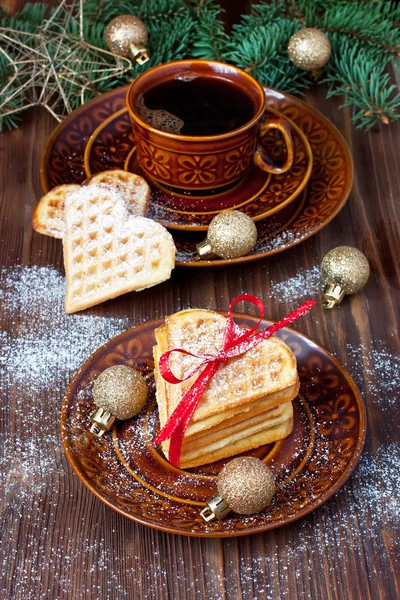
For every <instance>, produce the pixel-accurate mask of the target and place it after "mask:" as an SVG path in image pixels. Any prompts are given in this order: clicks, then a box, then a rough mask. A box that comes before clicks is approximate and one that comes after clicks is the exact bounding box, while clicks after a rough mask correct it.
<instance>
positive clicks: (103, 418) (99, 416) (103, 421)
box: [90, 408, 115, 437]
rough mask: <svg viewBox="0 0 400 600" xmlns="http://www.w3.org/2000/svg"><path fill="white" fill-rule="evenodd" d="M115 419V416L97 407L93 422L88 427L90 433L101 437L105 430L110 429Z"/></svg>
mask: <svg viewBox="0 0 400 600" xmlns="http://www.w3.org/2000/svg"><path fill="white" fill-rule="evenodd" d="M114 421H115V416H114V415H112V414H111V413H110V411H109V410H106V409H105V408H98V409H97V410H96V412H95V413H94V415H93V423H92V425H91V427H90V431H91V433H93V435H95V436H97V437H102V435H103V433H104V432H105V431H108V430H109V429H111V427H112V424H113V423H114Z"/></svg>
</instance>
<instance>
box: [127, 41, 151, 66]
mask: <svg viewBox="0 0 400 600" xmlns="http://www.w3.org/2000/svg"><path fill="white" fill-rule="evenodd" d="M129 55H130V56H131V57H132V58H133V60H136V62H137V63H139V65H144V63H147V61H148V60H149V55H148V53H147V49H146V48H139V46H136V44H133V43H130V44H129Z"/></svg>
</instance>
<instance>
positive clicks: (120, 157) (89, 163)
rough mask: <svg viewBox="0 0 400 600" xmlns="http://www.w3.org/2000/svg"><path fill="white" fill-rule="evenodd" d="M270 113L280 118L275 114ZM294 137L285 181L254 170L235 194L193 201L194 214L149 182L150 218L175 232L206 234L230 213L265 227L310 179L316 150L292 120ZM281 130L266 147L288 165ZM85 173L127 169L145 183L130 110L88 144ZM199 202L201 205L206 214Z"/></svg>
mask: <svg viewBox="0 0 400 600" xmlns="http://www.w3.org/2000/svg"><path fill="white" fill-rule="evenodd" d="M267 112H269V113H273V114H279V113H278V112H277V111H274V110H273V109H267ZM288 120H289V122H290V124H291V126H292V132H293V139H294V145H295V156H294V163H293V166H292V168H291V169H290V170H289V171H287V172H286V173H282V174H281V175H274V176H271V175H270V174H269V173H265V172H264V171H262V170H261V169H258V168H257V167H255V166H253V167H251V168H250V169H249V171H248V172H247V174H246V175H245V176H244V177H243V178H242V179H241V180H240V182H239V183H238V184H236V185H235V186H234V187H232V188H230V189H229V190H227V191H225V192H222V193H219V194H215V195H213V196H212V209H210V208H207V206H209V205H210V198H206V203H205V202H203V201H201V196H198V195H197V196H196V197H195V198H193V206H192V207H191V209H190V210H181V209H180V206H181V205H182V200H183V201H184V202H185V204H186V205H187V206H190V198H189V197H188V196H187V195H185V197H184V198H183V197H182V196H180V195H179V194H177V193H172V192H170V191H168V190H166V189H165V188H163V186H161V185H157V184H156V183H154V182H151V181H149V183H150V185H151V188H152V194H151V197H150V202H149V207H148V211H147V216H148V217H149V218H150V219H154V220H155V221H158V222H159V223H161V224H162V225H164V226H165V227H168V228H169V229H179V230H188V231H189V230H191V231H193V230H197V231H206V230H207V227H208V225H209V223H210V221H211V219H212V218H213V217H214V216H215V215H216V214H217V213H218V212H221V210H224V209H226V208H227V207H229V208H231V209H240V210H241V211H242V212H244V213H246V214H247V215H249V217H251V218H252V219H253V221H261V220H262V219H265V218H266V217H268V216H271V215H273V214H275V213H276V212H278V211H279V210H282V209H283V208H285V207H286V206H288V205H289V204H290V203H291V202H292V201H293V200H295V198H297V197H298V196H299V194H301V192H302V191H303V190H304V188H305V187H306V185H307V182H308V180H309V179H310V175H311V171H312V162H313V161H312V153H311V148H310V144H309V143H308V141H307V138H306V136H305V135H304V134H303V132H302V131H301V129H300V128H299V127H297V125H296V124H295V123H293V121H291V120H290V119H288ZM276 134H277V130H271V135H270V136H269V137H268V138H265V140H264V143H263V145H264V147H265V149H266V150H267V153H268V155H269V156H273V157H274V160H275V161H281V162H283V161H284V160H285V159H286V148H285V146H284V145H283V144H282V138H281V136H280V135H279V132H278V135H276ZM84 165H85V173H86V175H87V176H88V177H91V176H92V175H94V174H95V173H99V172H101V171H105V170H107V169H112V168H118V169H125V170H127V171H130V172H132V173H138V174H140V175H142V176H143V177H145V175H144V173H143V172H142V170H141V168H140V166H139V164H138V163H137V160H136V148H135V146H134V139H133V133H132V125H131V122H130V118H129V114H128V110H127V109H122V110H120V111H117V112H116V113H115V114H114V115H111V117H109V118H108V119H106V120H105V121H104V122H102V123H101V124H100V125H99V126H98V127H97V129H96V130H95V131H94V133H93V135H92V136H91V137H90V139H89V141H88V143H87V144H86V148H85V153H84ZM199 201H201V204H200V206H202V208H200V206H199Z"/></svg>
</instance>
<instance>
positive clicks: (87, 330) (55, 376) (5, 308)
mask: <svg viewBox="0 0 400 600" xmlns="http://www.w3.org/2000/svg"><path fill="white" fill-rule="evenodd" d="M0 282H1V288H2V291H1V296H0V306H1V314H2V317H1V321H0V326H1V329H0V343H1V349H0V366H1V367H2V371H3V372H2V383H3V385H9V384H17V385H22V388H23V389H24V390H29V393H30V394H38V393H40V392H41V391H45V390H50V389H51V390H54V389H57V387H58V386H57V383H58V382H61V381H65V378H66V375H72V374H73V373H74V372H75V371H76V370H77V369H78V368H79V367H80V366H81V364H82V363H83V362H84V361H85V360H86V359H87V358H88V357H89V356H90V355H91V354H92V353H93V352H94V351H95V350H97V348H98V347H99V346H101V345H102V344H104V343H105V342H106V341H108V340H109V339H111V338H112V337H114V336H115V335H117V334H118V333H121V332H122V331H124V330H125V329H127V328H128V327H129V326H130V323H129V319H127V318H122V319H120V318H113V317H99V316H93V315H82V314H77V315H67V314H66V313H65V311H64V294H65V280H64V277H62V276H61V275H60V274H59V273H58V272H57V271H56V270H55V269H52V268H50V267H29V268H16V269H14V270H5V271H1V272H0ZM6 320H8V321H9V320H11V323H12V328H11V330H10V329H9V332H8V333H7V332H6V331H4V326H3V323H2V321H3V322H5V321H6ZM50 324H51V325H50Z"/></svg>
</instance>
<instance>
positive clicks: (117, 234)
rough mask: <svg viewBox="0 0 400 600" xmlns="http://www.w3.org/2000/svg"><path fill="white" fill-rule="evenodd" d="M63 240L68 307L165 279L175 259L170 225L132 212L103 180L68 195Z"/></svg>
mask: <svg viewBox="0 0 400 600" xmlns="http://www.w3.org/2000/svg"><path fill="white" fill-rule="evenodd" d="M63 244H64V264H65V273H66V279H67V291H66V299H65V310H66V311H67V312H68V313H72V312H76V311H79V310H83V309H85V308H88V307H89V306H93V305H95V304H98V303H100V302H104V301H105V300H109V299H111V298H115V297H116V296H119V295H121V294H125V293H126V292H130V291H133V290H141V289H143V288H147V287H150V286H153V285H156V284H157V283H161V282H162V281H165V280H166V279H169V277H170V276H171V270H172V269H173V268H174V264H175V245H174V242H173V239H172V236H171V235H170V234H169V233H168V231H167V230H166V229H165V228H164V227H163V226H162V225H160V224H158V223H156V222H154V221H152V220H151V219H146V218H145V217H138V216H133V215H131V214H129V212H128V209H127V206H126V203H125V202H124V199H123V197H122V196H121V195H120V194H119V193H118V192H116V191H114V190H111V189H107V188H106V187H102V186H100V185H88V186H84V187H82V188H81V189H80V190H78V191H76V192H74V193H72V194H69V195H68V196H67V197H66V199H65V236H64V240H63Z"/></svg>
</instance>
